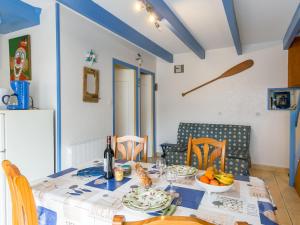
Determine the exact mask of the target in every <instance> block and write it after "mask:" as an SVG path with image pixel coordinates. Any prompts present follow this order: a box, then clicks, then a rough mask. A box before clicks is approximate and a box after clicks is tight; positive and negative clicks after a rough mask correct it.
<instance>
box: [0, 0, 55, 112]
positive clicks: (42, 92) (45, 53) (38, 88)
mask: <svg viewBox="0 0 300 225" xmlns="http://www.w3.org/2000/svg"><path fill="white" fill-rule="evenodd" d="M27 2H30V3H32V4H33V5H34V6H37V7H42V13H41V24H40V25H39V26H35V27H31V28H27V29H23V30H20V31H17V32H13V33H9V34H6V35H2V37H1V38H0V42H1V45H0V55H1V58H0V87H5V88H10V84H9V81H10V77H9V46H8V40H9V39H11V38H14V37H18V36H22V35H27V34H29V35H30V36H31V62H32V65H31V67H32V81H31V84H30V95H31V96H32V97H33V99H34V104H35V106H36V107H40V108H43V109H47V108H55V107H56V47H55V45H56V42H55V3H54V2H53V1H50V0H47V1H43V2H40V1H38V0H30V1H29V0H27Z"/></svg>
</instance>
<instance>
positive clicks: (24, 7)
mask: <svg viewBox="0 0 300 225" xmlns="http://www.w3.org/2000/svg"><path fill="white" fill-rule="evenodd" d="M40 14H41V9H40V8H37V7H33V6H31V5H29V4H26V3H24V2H22V1H20V0H0V15H1V19H0V21H1V22H0V34H7V33H10V32H14V31H17V30H21V29H24V28H28V27H32V26H36V25H39V24H40Z"/></svg>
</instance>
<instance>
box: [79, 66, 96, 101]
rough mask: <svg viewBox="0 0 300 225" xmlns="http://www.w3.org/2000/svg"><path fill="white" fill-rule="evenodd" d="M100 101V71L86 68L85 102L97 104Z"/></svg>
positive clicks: (84, 77) (84, 82) (84, 73)
mask: <svg viewBox="0 0 300 225" xmlns="http://www.w3.org/2000/svg"><path fill="white" fill-rule="evenodd" d="M99 99H100V98H99V70H96V69H92V68H89V67H84V69H83V101H84V102H91V103H97V102H99Z"/></svg>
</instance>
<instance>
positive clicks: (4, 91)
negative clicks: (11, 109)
mask: <svg viewBox="0 0 300 225" xmlns="http://www.w3.org/2000/svg"><path fill="white" fill-rule="evenodd" d="M8 94H9V90H8V89H6V88H0V110H3V109H6V108H7V107H6V105H5V104H4V103H3V102H2V101H1V99H2V97H3V96H4V95H8Z"/></svg>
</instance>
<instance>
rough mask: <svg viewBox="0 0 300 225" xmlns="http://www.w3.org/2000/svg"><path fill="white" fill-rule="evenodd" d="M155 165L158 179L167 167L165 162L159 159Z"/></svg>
mask: <svg viewBox="0 0 300 225" xmlns="http://www.w3.org/2000/svg"><path fill="white" fill-rule="evenodd" d="M155 164H156V169H158V171H159V177H160V176H162V175H163V173H164V170H165V169H166V167H167V164H166V160H165V159H164V158H159V159H157V160H156V162H155Z"/></svg>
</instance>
